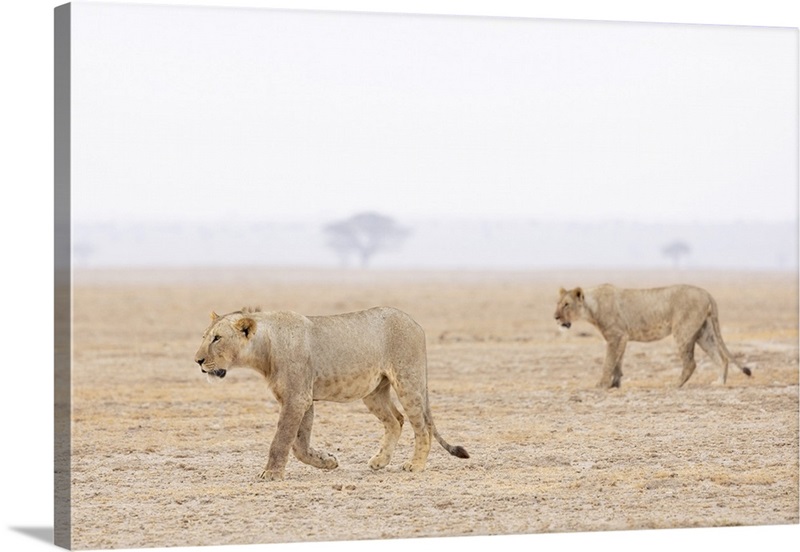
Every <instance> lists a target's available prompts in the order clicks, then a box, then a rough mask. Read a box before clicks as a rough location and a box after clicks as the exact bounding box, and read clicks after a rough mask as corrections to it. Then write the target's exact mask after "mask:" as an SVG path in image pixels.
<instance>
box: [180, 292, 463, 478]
mask: <svg viewBox="0 0 800 552" xmlns="http://www.w3.org/2000/svg"><path fill="white" fill-rule="evenodd" d="M195 362H197V364H199V365H200V369H201V371H202V372H203V373H205V374H207V377H208V378H210V379H221V378H224V377H225V374H226V373H227V371H228V370H230V369H231V368H233V367H247V368H251V369H253V370H255V371H256V372H258V373H260V374H261V375H263V376H264V377H265V378H266V380H267V384H268V385H269V387H270V389H271V390H272V393H273V394H274V395H275V398H276V399H277V401H278V403H279V404H280V414H279V417H278V427H277V431H276V433H275V437H274V438H273V440H272V444H271V445H270V448H269V457H268V460H267V464H266V467H265V468H264V470H263V471H262V472H261V474H260V475H259V477H260V478H261V479H265V480H269V481H271V480H280V479H283V476H284V471H285V468H286V464H287V462H288V458H289V451H290V450H291V451H292V452H293V453H294V455H295V457H297V459H298V460H300V461H301V462H304V463H306V464H309V465H311V466H314V467H317V468H322V469H333V468H336V467H337V466H338V465H339V463H338V461H337V460H336V458H335V457H334V456H333V455H331V454H328V453H326V452H322V451H319V450H316V449H314V448H312V447H311V426H312V424H313V421H314V402H315V401H335V402H350V401H355V400H358V399H361V400H362V401H364V404H366V405H367V408H368V409H369V411H370V412H372V414H374V415H375V416H376V417H377V418H378V419H379V420H380V421H381V422H383V426H384V430H385V432H384V435H383V438H382V439H381V442H380V449H379V450H378V452H377V454H375V455H374V456H373V457H372V458H371V459H370V460H369V466H370V468H372V469H373V470H379V469H381V468H384V467H386V466H387V465H388V464H389V461H390V460H391V457H392V453H393V452H394V448H395V445H396V444H397V441H398V439H399V437H400V432H401V429H402V426H403V422H404V418H403V415H402V414H401V413H400V412H399V411H398V409H397V407H396V406H395V405H394V402H393V401H392V399H391V396H390V390H391V389H394V390H395V393H396V395H397V398H398V399H399V401H400V404H401V405H402V407H403V410H404V411H405V413H406V416H408V419H409V420H410V422H411V426H412V427H413V429H414V453H413V456H412V458H411V459H410V460H409V461H407V462H405V463H404V464H403V466H402V467H403V469H404V470H406V471H411V472H419V471H422V470H423V469H424V468H425V463H426V461H427V458H428V453H429V452H430V448H431V434H432V435H433V436H434V437H435V438H436V440H437V441H438V442H439V444H441V445H442V447H444V448H445V450H447V452H449V453H450V454H452V455H453V456H456V457H459V458H469V454H468V453H467V451H466V450H465V449H464V448H463V447H461V446H451V445H449V444H448V443H447V442H446V441H445V440H444V439H443V438H442V437H441V435H439V432H438V431H437V430H436V426H435V425H434V424H433V417H432V416H431V410H430V405H429V401H428V383H427V355H426V348H425V333H424V331H423V329H422V328H421V327H420V326H419V324H417V323H416V322H415V321H414V320H413V319H412V318H411V317H410V316H409V315H408V314H406V313H404V312H402V311H400V310H398V309H395V308H391V307H375V308H372V309H368V310H363V311H358V312H352V313H347V314H337V315H332V316H303V315H301V314H297V313H295V312H288V311H275V312H261V311H260V310H259V309H247V308H245V309H242V310H241V311H236V312H232V313H229V314H225V315H223V316H218V315H217V314H216V313H214V312H212V313H211V324H210V325H209V326H208V328H207V329H206V331H205V333H204V334H203V341H202V344H201V345H200V348H199V349H198V350H197V354H195Z"/></svg>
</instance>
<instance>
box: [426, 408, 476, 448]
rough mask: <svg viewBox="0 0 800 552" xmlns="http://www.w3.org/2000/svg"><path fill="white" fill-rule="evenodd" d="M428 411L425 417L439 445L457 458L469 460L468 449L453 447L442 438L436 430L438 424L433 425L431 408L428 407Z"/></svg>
mask: <svg viewBox="0 0 800 552" xmlns="http://www.w3.org/2000/svg"><path fill="white" fill-rule="evenodd" d="M426 410H427V411H426V412H425V417H426V418H427V419H428V423H429V424H430V425H431V429H432V430H433V436H434V437H435V438H436V440H437V441H439V444H440V445H442V447H444V450H446V451H447V452H449V453H450V454H452V455H453V456H455V457H457V458H469V453H468V452H467V449H465V448H464V447H462V446H460V445H451V444H450V443H448V442H447V441H445V440H444V437H442V436H441V435H440V434H439V430H438V429H436V424H434V423H433V416H431V410H430V406H428V408H427V409H426Z"/></svg>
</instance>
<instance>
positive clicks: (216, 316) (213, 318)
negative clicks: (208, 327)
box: [211, 311, 219, 322]
mask: <svg viewBox="0 0 800 552" xmlns="http://www.w3.org/2000/svg"><path fill="white" fill-rule="evenodd" d="M217 318H219V315H218V314H217V313H216V312H214V311H211V321H212V322H216V321H217Z"/></svg>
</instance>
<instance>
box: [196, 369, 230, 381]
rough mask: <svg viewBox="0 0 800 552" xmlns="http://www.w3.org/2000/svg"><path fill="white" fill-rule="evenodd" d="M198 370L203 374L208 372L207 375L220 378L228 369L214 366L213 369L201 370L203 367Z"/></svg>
mask: <svg viewBox="0 0 800 552" xmlns="http://www.w3.org/2000/svg"><path fill="white" fill-rule="evenodd" d="M200 371H201V372H203V373H204V374H209V375H211V376H216V377H218V378H219V379H222V378H224V377H225V374H227V373H228V371H227V370H223V369H222V368H214V369H213V370H203V369H202V368H201V369H200Z"/></svg>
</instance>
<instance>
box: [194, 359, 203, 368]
mask: <svg viewBox="0 0 800 552" xmlns="http://www.w3.org/2000/svg"><path fill="white" fill-rule="evenodd" d="M194 361H195V362H196V363H197V364H199V365H200V367H201V368H202V367H203V363H204V362H205V361H206V359H204V358H196V359H194Z"/></svg>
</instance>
